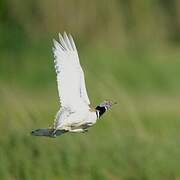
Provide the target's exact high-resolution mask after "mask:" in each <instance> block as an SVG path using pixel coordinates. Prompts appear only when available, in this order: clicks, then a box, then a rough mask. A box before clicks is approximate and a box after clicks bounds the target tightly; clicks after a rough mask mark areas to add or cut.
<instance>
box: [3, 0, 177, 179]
mask: <svg viewBox="0 0 180 180" xmlns="http://www.w3.org/2000/svg"><path fill="white" fill-rule="evenodd" d="M63 31H67V32H69V33H71V34H72V35H73V37H74V40H75V42H76V45H77V48H78V51H79V56H80V60H81V65H82V67H83V69H84V72H85V77H86V86H87V89H88V94H89V97H90V100H91V104H92V105H93V106H96V105H97V104H99V103H100V102H102V101H103V100H104V99H111V100H114V101H117V102H118V104H117V105H114V107H113V108H112V109H111V110H110V111H109V112H108V113H106V114H105V115H104V116H103V118H102V119H101V120H100V121H99V122H98V123H97V124H96V125H95V126H94V127H93V128H91V129H90V131H89V132H88V133H85V134H66V135H64V136H61V137H58V138H56V139H49V138H39V137H32V136H31V135H30V131H31V130H32V129H35V128H39V127H48V126H49V125H52V123H53V119H54V116H55V113H56V111H57V110H58V109H59V100H58V93H57V87H56V79H55V71H54V64H53V54H52V39H53V38H56V39H57V38H58V32H63ZM179 77H180V1H179V0H144V1H141V0H111V1H108V0H104V1H103V0H98V1H97V0H96V1H95V0H91V1H88V0H77V1H73V0H59V1H58V0H52V1H48V0H38V1H35V0H26V1H21V0H0V179H2V180H12V179H13V180H31V179H33V180H41V179H43V180H57V179H61V180H64V179H77V180H79V179H84V180H89V179H96V180H99V179H100V180H101V179H102V180H180V119H179V118H180V93H179V91H180V80H179Z"/></svg>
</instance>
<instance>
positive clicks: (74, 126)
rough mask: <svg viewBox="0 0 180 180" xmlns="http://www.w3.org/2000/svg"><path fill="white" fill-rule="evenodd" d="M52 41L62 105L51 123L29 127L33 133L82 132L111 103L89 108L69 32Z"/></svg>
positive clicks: (39, 134)
mask: <svg viewBox="0 0 180 180" xmlns="http://www.w3.org/2000/svg"><path fill="white" fill-rule="evenodd" d="M53 42H54V47H53V53H54V63H55V69H56V75H57V85H58V93H59V101H60V104H61V108H60V110H59V111H58V112H57V114H56V117H55V120H54V126H53V127H52V128H50V129H36V130H34V131H32V135H35V136H49V137H56V136H57V135H61V134H63V133H65V132H85V131H87V128H89V127H91V126H92V125H94V124H95V123H96V120H97V119H98V118H100V116H102V114H104V112H106V111H107V109H109V108H110V107H111V105H112V102H111V101H104V102H103V103H101V104H100V105H98V106H97V107H96V108H95V109H92V108H90V101H89V98H88V95H87V91H86V85H85V80H84V72H83V70H82V68H81V65H80V62H79V57H78V52H77V49H76V46H75V43H74V40H73V38H72V36H71V35H70V34H69V35H67V34H66V33H64V35H63V36H62V35H61V34H59V42H58V41H56V40H53Z"/></svg>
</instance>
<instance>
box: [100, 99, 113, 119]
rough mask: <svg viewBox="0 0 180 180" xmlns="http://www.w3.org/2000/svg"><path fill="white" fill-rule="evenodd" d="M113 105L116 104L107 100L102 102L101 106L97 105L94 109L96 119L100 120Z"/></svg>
mask: <svg viewBox="0 0 180 180" xmlns="http://www.w3.org/2000/svg"><path fill="white" fill-rule="evenodd" d="M113 104H116V102H112V101H109V100H105V101H104V102H102V103H101V104H99V105H98V106H97V107H96V114H97V117H98V118H100V117H101V116H102V115H103V114H104V113H105V112H106V111H107V110H108V109H110V108H111V106H112V105H113Z"/></svg>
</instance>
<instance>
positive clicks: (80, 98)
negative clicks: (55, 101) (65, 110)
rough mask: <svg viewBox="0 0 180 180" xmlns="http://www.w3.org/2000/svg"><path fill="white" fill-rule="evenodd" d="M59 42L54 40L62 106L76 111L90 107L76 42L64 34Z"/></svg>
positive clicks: (60, 36)
mask: <svg viewBox="0 0 180 180" xmlns="http://www.w3.org/2000/svg"><path fill="white" fill-rule="evenodd" d="M59 41H60V42H57V41H56V40H53V42H54V48H53V53H54V63H55V69H56V74H57V84H58V92H59V97H60V102H61V106H64V107H71V108H72V109H76V108H77V107H79V106H80V107H82V105H88V104H90V102H89V98H88V95H87V91H86V87H85V80H84V73H83V70H82V68H81V65H80V63H79V57H78V52H77V49H76V46H75V43H74V40H73V38H72V36H71V35H69V36H68V35H67V34H66V33H64V35H63V36H62V35H61V34H59Z"/></svg>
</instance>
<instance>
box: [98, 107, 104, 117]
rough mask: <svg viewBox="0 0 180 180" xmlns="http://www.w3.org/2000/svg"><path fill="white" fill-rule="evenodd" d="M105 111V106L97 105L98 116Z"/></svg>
mask: <svg viewBox="0 0 180 180" xmlns="http://www.w3.org/2000/svg"><path fill="white" fill-rule="evenodd" d="M105 112H106V108H105V107H101V106H97V107H96V114H97V118H100V117H101V116H102V115H103V114H104V113H105Z"/></svg>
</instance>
